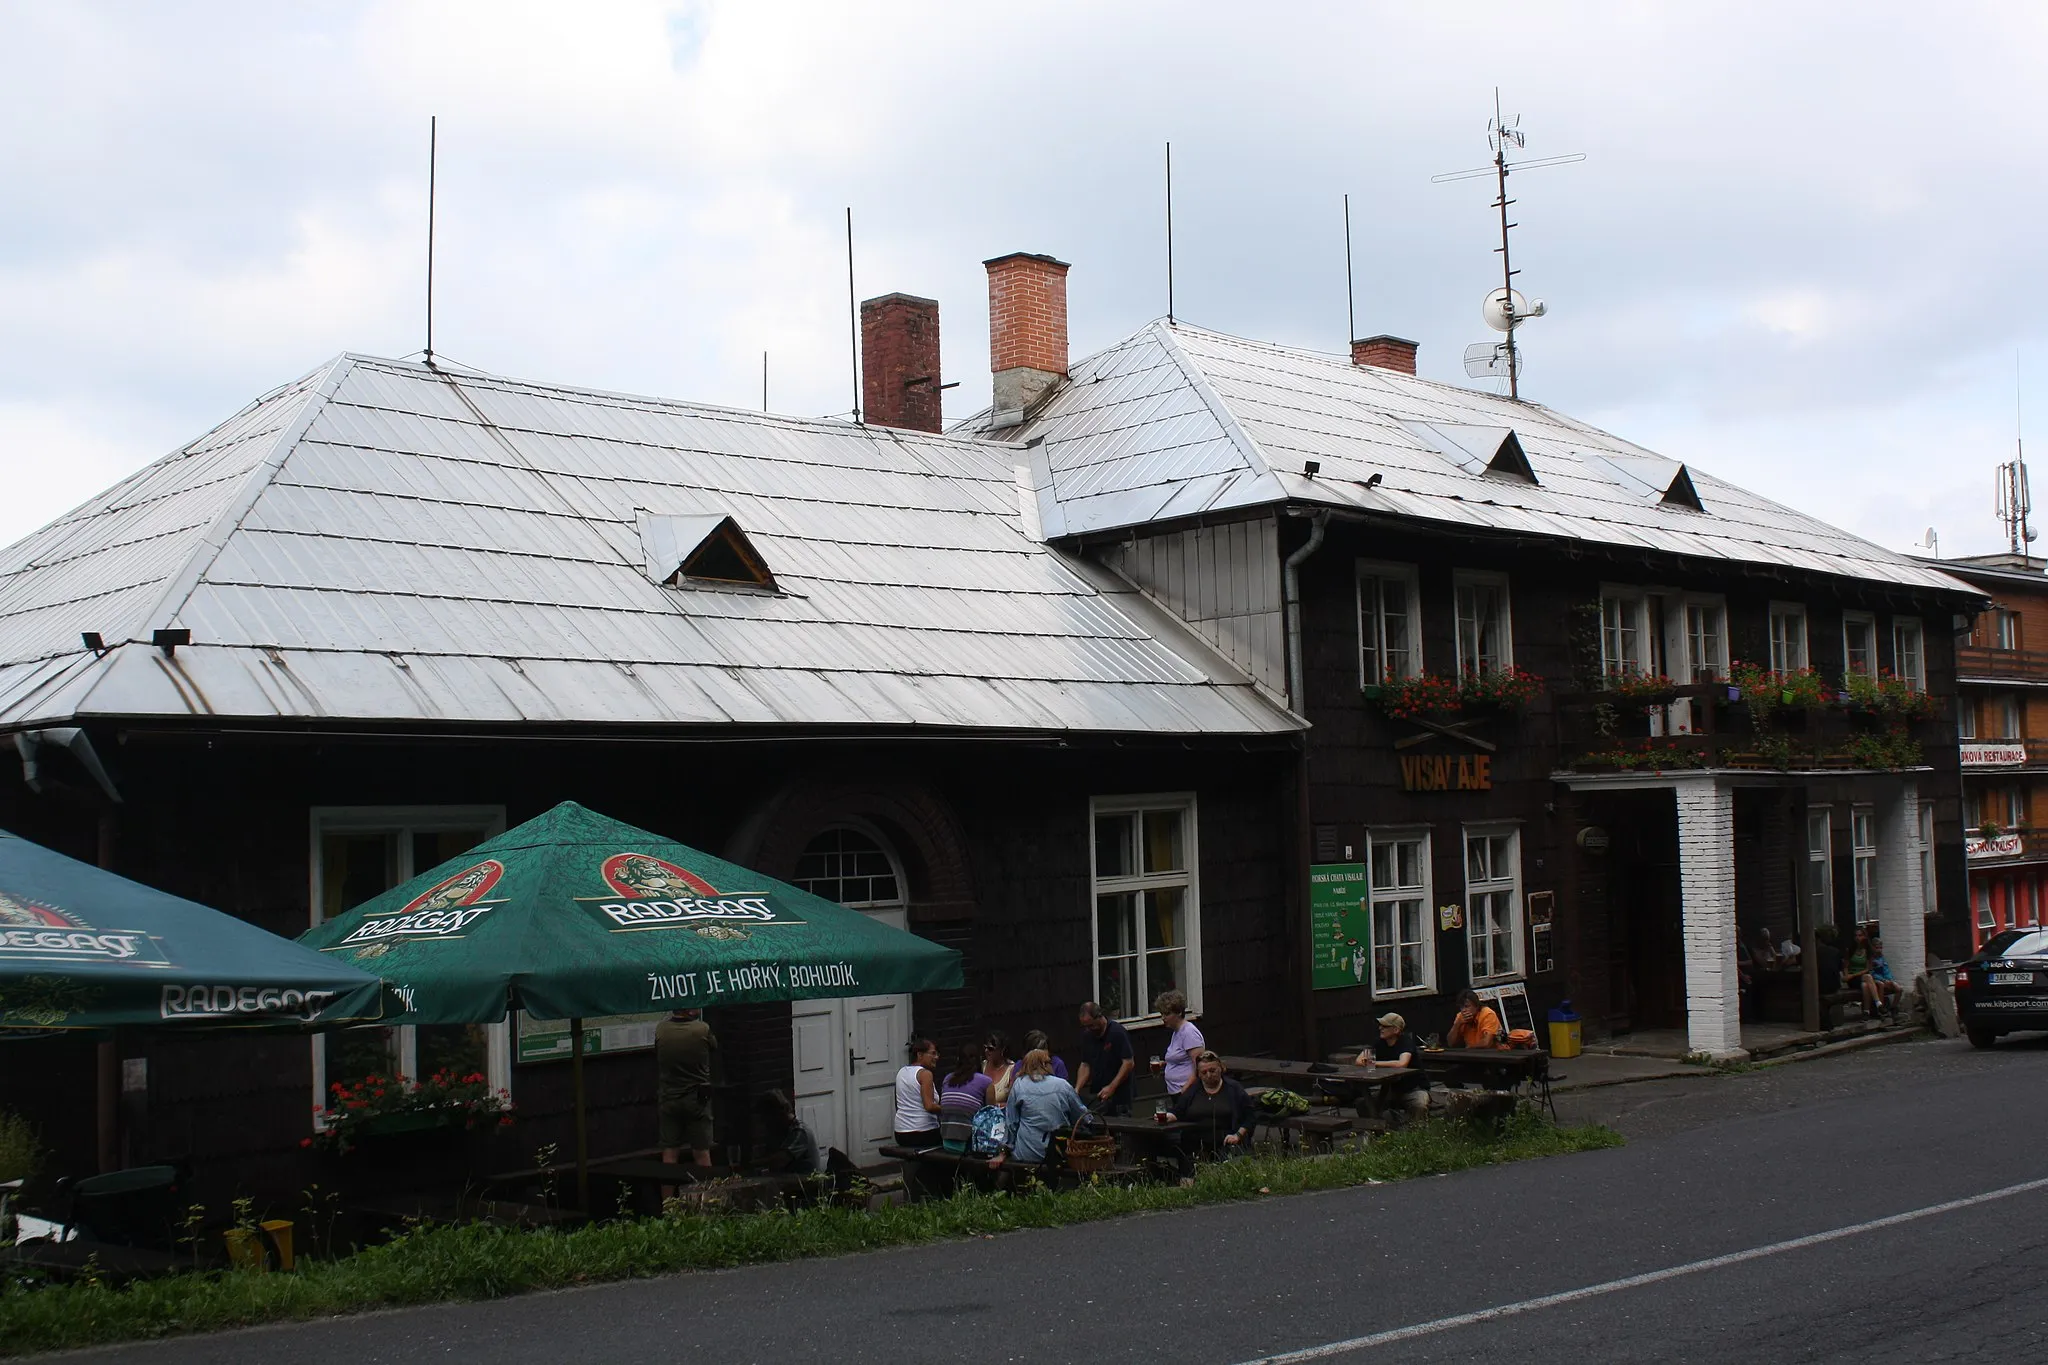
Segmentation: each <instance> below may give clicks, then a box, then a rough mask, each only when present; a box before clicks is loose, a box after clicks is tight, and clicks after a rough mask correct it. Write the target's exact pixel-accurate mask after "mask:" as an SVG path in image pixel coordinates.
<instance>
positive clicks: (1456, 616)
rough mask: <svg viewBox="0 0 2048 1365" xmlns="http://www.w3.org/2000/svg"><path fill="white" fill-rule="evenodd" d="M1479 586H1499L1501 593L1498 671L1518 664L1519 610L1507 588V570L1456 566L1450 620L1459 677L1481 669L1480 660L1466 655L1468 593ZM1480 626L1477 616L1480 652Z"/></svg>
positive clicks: (1452, 581)
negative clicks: (1497, 571)
mask: <svg viewBox="0 0 2048 1365" xmlns="http://www.w3.org/2000/svg"><path fill="white" fill-rule="evenodd" d="M1475 587H1485V589H1497V591H1499V593H1501V641H1499V663H1497V667H1495V671H1507V669H1511V667H1513V665H1516V610H1513V598H1511V596H1509V591H1507V575H1505V573H1491V571H1481V569H1456V571H1452V575H1450V624H1452V643H1454V649H1456V665H1458V677H1466V675H1470V673H1479V661H1477V659H1470V661H1468V659H1466V657H1464V593H1466V591H1468V589H1475ZM1477 630H1479V626H1477V618H1475V624H1473V632H1475V634H1473V647H1475V653H1477V647H1479V636H1477Z"/></svg>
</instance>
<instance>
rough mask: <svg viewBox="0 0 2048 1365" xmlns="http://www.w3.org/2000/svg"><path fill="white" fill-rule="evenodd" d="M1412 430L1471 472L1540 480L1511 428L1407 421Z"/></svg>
mask: <svg viewBox="0 0 2048 1365" xmlns="http://www.w3.org/2000/svg"><path fill="white" fill-rule="evenodd" d="M1401 425H1402V427H1403V428H1405V429H1406V430H1407V431H1408V433H1409V434H1410V435H1412V436H1414V437H1415V438H1416V439H1417V440H1419V441H1421V442H1422V443H1423V444H1424V445H1426V446H1428V447H1429V448H1430V449H1431V450H1434V451H1435V452H1436V453H1437V454H1439V455H1441V456H1443V457H1444V458H1445V459H1447V460H1449V461H1450V462H1451V463H1452V464H1454V465H1456V466H1458V468H1460V469H1462V470H1464V471H1465V472H1466V473H1467V474H1481V475H1484V474H1503V475H1506V476H1507V477H1509V478H1513V479H1520V480H1521V481H1522V482H1523V483H1535V482H1536V470H1535V469H1534V468H1533V467H1532V466H1531V465H1530V464H1529V456H1528V453H1527V452H1526V451H1524V450H1523V449H1522V438H1521V437H1519V436H1517V435H1515V433H1514V430H1513V429H1512V428H1510V427H1482V426H1467V425H1465V424H1463V423H1458V422H1403V423H1401Z"/></svg>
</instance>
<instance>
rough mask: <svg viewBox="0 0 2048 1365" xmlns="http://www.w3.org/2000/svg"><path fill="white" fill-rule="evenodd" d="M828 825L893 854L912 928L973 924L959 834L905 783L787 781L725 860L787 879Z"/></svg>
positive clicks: (948, 816)
mask: <svg viewBox="0 0 2048 1365" xmlns="http://www.w3.org/2000/svg"><path fill="white" fill-rule="evenodd" d="M834 826H849V827H852V828H855V829H859V828H862V827H866V828H869V829H871V830H872V831H873V832H874V833H875V835H876V836H877V837H878V838H879V839H880V841H881V842H882V843H884V844H885V845H887V846H888V847H889V848H890V849H891V850H892V851H893V852H894V853H895V854H896V857H897V860H898V861H899V862H900V863H901V865H902V869H903V876H904V880H905V882H906V883H907V884H906V885H905V886H904V887H903V896H904V901H905V904H906V905H907V906H908V909H909V917H910V922H911V923H912V924H913V925H917V924H939V923H946V922H949V921H950V922H957V921H961V920H971V919H973V918H974V884H973V878H972V875H971V873H970V872H969V870H968V861H967V838H966V833H965V831H964V830H962V828H961V826H960V821H959V819H958V817H957V816H955V815H954V814H953V811H952V808H951V807H950V806H949V805H947V804H946V802H945V801H944V800H942V799H941V798H939V797H938V796H935V795H934V794H932V793H931V792H929V791H926V790H924V789H923V788H921V787H917V786H913V785H911V784H908V783H874V782H841V781H834V780H831V779H829V778H827V779H823V780H819V779H813V778H805V779H799V780H797V781H794V782H791V783H789V784H788V785H787V786H785V787H783V788H782V789H781V790H779V791H777V792H776V793H775V794H774V795H773V796H770V797H769V798H768V799H767V800H766V801H764V802H762V803H761V805H760V806H759V807H757V808H756V809H755V810H754V811H753V812H752V813H750V814H749V815H748V816H747V818H746V819H745V820H744V821H743V822H742V823H741V825H740V828H739V830H738V831H737V832H736V833H735V834H734V835H733V838H732V841H731V842H730V843H729V844H728V845H727V847H726V852H725V856H726V857H727V858H728V859H729V860H730V861H732V862H736V863H739V864H741V865H742V866H745V867H753V868H758V869H760V870H761V871H763V872H766V873H767V874H768V875H769V876H771V877H777V878H780V879H782V880H784V881H787V880H788V879H789V878H790V877H791V876H792V875H794V873H795V871H796V865H797V859H798V858H799V857H800V856H801V855H802V853H803V851H804V849H805V847H806V846H808V845H809V843H810V842H811V840H812V839H814V838H816V837H817V835H818V833H819V832H820V831H822V830H826V829H830V828H832V827H834Z"/></svg>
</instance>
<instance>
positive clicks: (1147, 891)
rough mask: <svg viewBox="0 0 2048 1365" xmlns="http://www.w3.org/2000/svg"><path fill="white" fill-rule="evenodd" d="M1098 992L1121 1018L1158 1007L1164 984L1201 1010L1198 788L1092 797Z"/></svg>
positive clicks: (1111, 1012) (1138, 1015) (1105, 1006)
mask: <svg viewBox="0 0 2048 1365" xmlns="http://www.w3.org/2000/svg"><path fill="white" fill-rule="evenodd" d="M1092 814H1093V816H1094V824H1095V839H1094V864H1093V873H1094V886H1095V998H1096V999H1097V1000H1098V1001H1100V1002H1101V1004H1102V1008H1103V1009H1104V1010H1106V1011H1107V1012H1108V1013H1109V1015H1110V1016H1111V1017H1112V1018H1115V1019H1140V1018H1144V1017H1146V1016H1148V1015H1150V1014H1151V1013H1152V1002H1153V1000H1155V999H1156V998H1158V995H1159V993H1160V992H1161V991H1166V990H1178V991H1181V992H1182V993H1184V994H1185V995H1186V996H1187V998H1188V1008H1189V1009H1190V1010H1191V1011H1195V1012H1199V1011H1200V1009H1201V993H1202V989H1201V988H1202V971H1201V965H1202V964H1201V941H1202V934H1201V901H1200V897H1199V895H1198V889H1199V888H1198V885H1197V881H1196V875H1195V869H1196V866H1197V860H1196V853H1195V798H1194V797H1193V796H1191V795H1185V794H1182V795H1174V796H1145V797H1114V798H1097V799H1096V800H1095V802H1094V803H1093V811H1092Z"/></svg>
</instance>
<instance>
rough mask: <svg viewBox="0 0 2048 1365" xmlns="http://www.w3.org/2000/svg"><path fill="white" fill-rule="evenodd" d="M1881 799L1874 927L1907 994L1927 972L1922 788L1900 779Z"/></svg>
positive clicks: (1893, 973) (1878, 809) (1878, 818)
mask: <svg viewBox="0 0 2048 1365" xmlns="http://www.w3.org/2000/svg"><path fill="white" fill-rule="evenodd" d="M1890 785H1892V786H1893V788H1894V789H1893V790H1891V791H1888V792H1886V793H1885V794H1884V796H1882V797H1881V798H1879V800H1878V802H1877V808H1876V809H1875V810H1874V811H1872V812H1871V814H1872V815H1873V816H1875V817H1876V820H1875V823H1876V825H1877V828H1876V829H1875V830H1874V831H1873V833H1874V834H1875V835H1876V837H1877V924H1878V931H1879V933H1880V935H1881V936H1882V937H1883V939H1884V956H1885V961H1887V962H1889V963H1890V964H1891V968H1892V975H1893V976H1894V977H1895V978H1897V980H1898V983H1899V985H1901V986H1903V987H1904V988H1905V989H1907V990H1909V991H1910V990H1911V989H1912V988H1913V983H1914V982H1915V981H1916V980H1918V979H1919V977H1920V974H1921V973H1922V972H1924V971H1926V970H1927V898H1926V888H1925V887H1924V886H1923V885H1922V884H1921V882H1922V879H1921V876H1920V789H1919V788H1918V787H1917V786H1915V785H1914V782H1913V779H1912V778H1910V777H1908V778H1901V779H1899V780H1898V781H1897V782H1896V783H1895V784H1890Z"/></svg>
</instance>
